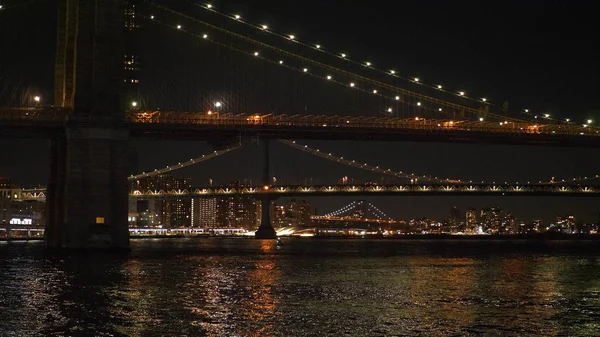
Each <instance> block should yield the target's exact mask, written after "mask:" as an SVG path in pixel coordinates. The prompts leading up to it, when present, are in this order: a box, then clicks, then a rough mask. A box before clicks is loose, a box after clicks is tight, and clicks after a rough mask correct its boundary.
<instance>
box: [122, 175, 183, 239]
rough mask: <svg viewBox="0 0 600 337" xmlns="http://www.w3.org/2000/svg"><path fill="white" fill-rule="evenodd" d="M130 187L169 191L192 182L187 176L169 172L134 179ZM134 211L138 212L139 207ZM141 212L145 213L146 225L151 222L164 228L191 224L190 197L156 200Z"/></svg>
mask: <svg viewBox="0 0 600 337" xmlns="http://www.w3.org/2000/svg"><path fill="white" fill-rule="evenodd" d="M131 187H132V188H133V189H137V190H142V191H145V190H151V191H160V190H163V191H169V190H185V189H190V188H191V187H192V184H191V181H190V179H188V178H175V177H173V176H172V175H170V174H159V175H156V176H153V177H147V178H142V179H139V180H136V181H135V182H133V183H132V186H131ZM150 206H153V207H150ZM130 210H131V208H130ZM136 211H137V213H140V210H139V209H136ZM143 212H146V213H147V216H146V217H145V220H144V221H147V222H148V225H150V224H151V223H152V225H157V226H163V227H164V228H177V227H190V226H191V225H192V199H189V198H183V199H166V200H156V201H155V202H154V204H152V205H151V204H148V205H147V208H146V209H145V210H144V211H143ZM151 214H154V216H153V217H152V218H153V219H151V217H150V215H151ZM140 217H141V216H140Z"/></svg>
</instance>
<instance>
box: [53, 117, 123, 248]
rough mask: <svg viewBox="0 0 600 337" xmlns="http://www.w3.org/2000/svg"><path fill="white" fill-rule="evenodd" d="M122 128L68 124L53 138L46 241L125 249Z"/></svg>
mask: <svg viewBox="0 0 600 337" xmlns="http://www.w3.org/2000/svg"><path fill="white" fill-rule="evenodd" d="M128 138H129V134H128V131H127V130H124V129H123V130H119V129H114V128H90V127H79V126H73V127H70V128H68V129H67V136H66V139H65V140H63V139H57V140H53V141H52V142H53V144H52V149H53V151H52V152H53V153H52V158H51V162H52V168H51V171H53V172H52V173H51V181H50V184H49V186H48V213H49V214H48V223H47V225H46V237H45V240H46V246H47V247H48V248H67V249H127V248H128V247H129V230H128V223H127V208H128V207H127V205H128V199H127V196H128V190H129V186H128V183H127V173H128V170H129V168H128Z"/></svg>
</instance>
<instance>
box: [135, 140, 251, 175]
mask: <svg viewBox="0 0 600 337" xmlns="http://www.w3.org/2000/svg"><path fill="white" fill-rule="evenodd" d="M242 146H243V145H242V144H241V143H239V144H236V145H234V146H231V147H228V148H226V149H224V150H220V151H215V152H213V153H210V154H207V155H202V157H198V158H194V159H190V160H188V161H186V162H183V163H178V164H177V165H171V166H167V167H165V168H163V169H160V170H159V169H155V170H154V171H151V172H142V173H140V174H137V175H132V176H130V177H129V178H127V179H128V180H136V179H141V178H148V177H153V176H156V175H159V174H164V173H169V172H172V171H175V170H179V169H182V168H184V167H188V166H192V165H196V164H198V163H201V162H204V161H207V160H210V159H213V158H216V157H218V156H220V155H222V154H225V153H229V152H231V151H233V150H236V149H239V148H241V147H242Z"/></svg>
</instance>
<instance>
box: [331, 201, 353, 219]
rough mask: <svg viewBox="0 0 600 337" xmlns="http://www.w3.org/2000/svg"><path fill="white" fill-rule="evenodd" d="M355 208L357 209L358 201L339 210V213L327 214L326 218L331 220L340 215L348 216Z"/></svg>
mask: <svg viewBox="0 0 600 337" xmlns="http://www.w3.org/2000/svg"><path fill="white" fill-rule="evenodd" d="M354 208H356V201H353V202H351V203H349V204H348V205H346V206H344V207H342V208H340V209H338V210H337V211H333V212H331V213H328V214H325V217H326V218H329V217H334V216H339V215H342V214H346V213H348V212H349V211H352V210H353V209H354Z"/></svg>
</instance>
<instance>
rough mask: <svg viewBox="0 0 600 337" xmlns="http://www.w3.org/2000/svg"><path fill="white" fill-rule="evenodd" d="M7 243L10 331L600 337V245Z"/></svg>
mask: <svg viewBox="0 0 600 337" xmlns="http://www.w3.org/2000/svg"><path fill="white" fill-rule="evenodd" d="M285 243H286V244H285V245H284V246H283V247H281V248H279V249H278V248H277V247H276V246H275V244H274V242H267V241H257V240H252V239H219V238H214V239H162V240H160V239H157V240H138V241H133V242H132V252H131V253H130V254H125V255H120V254H116V255H113V254H81V253H79V254H73V255H48V254H46V253H45V252H44V251H43V249H42V244H41V243H10V244H8V243H0V334H1V335H2V336H181V335H187V336H420V335H421V336H464V335H473V336H475V335H491V336H494V335H497V336H532V335H540V336H599V335H600V261H599V258H598V256H599V252H600V250H599V249H600V243H598V242H565V241H562V242H561V241H553V242H546V243H534V242H527V241H520V242H499V241H497V242H488V241H469V242H461V241H391V240H390V241H386V240H373V241H370V240H313V239H296V240H292V239H290V240H288V241H286V242H285Z"/></svg>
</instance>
